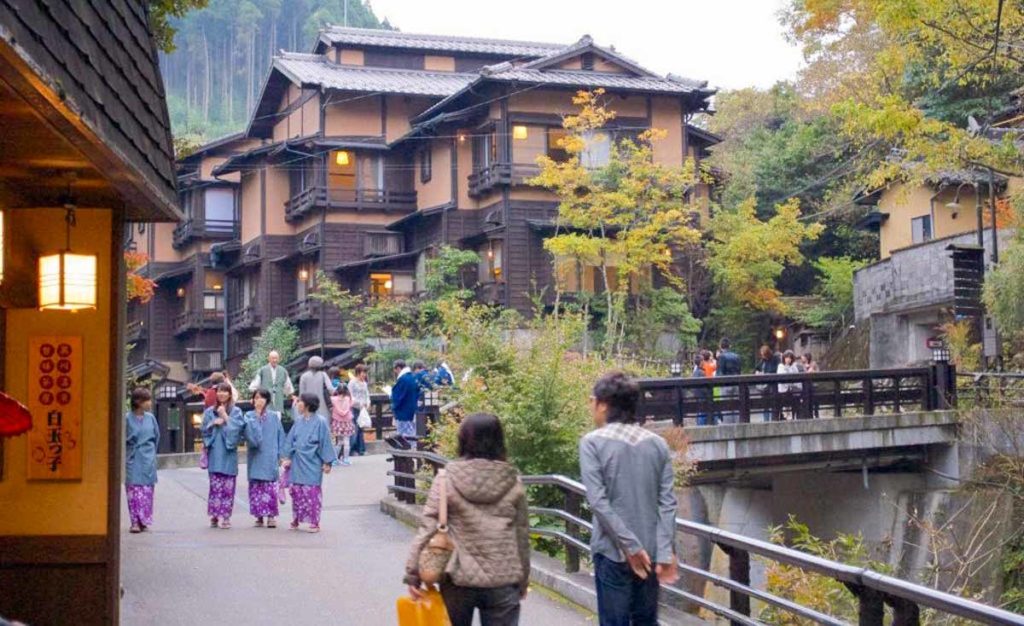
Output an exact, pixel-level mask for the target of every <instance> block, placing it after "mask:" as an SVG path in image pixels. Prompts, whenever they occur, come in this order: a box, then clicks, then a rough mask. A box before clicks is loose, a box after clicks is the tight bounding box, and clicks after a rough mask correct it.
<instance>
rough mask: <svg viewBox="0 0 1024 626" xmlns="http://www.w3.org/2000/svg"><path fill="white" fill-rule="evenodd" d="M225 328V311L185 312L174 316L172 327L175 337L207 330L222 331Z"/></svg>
mask: <svg viewBox="0 0 1024 626" xmlns="http://www.w3.org/2000/svg"><path fill="white" fill-rule="evenodd" d="M223 326H224V312H223V311H185V312H184V313H179V314H178V315H176V316H174V320H173V322H172V324H171V327H172V328H174V334H175V336H180V335H187V334H188V333H190V332H193V331H197V330H206V329H220V328H222V327H223Z"/></svg>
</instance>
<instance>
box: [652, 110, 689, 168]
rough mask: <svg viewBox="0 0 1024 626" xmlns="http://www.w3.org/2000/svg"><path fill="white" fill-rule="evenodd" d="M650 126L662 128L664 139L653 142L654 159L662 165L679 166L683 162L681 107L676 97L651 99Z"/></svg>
mask: <svg viewBox="0 0 1024 626" xmlns="http://www.w3.org/2000/svg"><path fill="white" fill-rule="evenodd" d="M651 127H652V128H658V129H661V130H664V131H665V132H667V133H668V134H667V135H666V136H665V138H664V139H661V140H659V141H656V142H654V160H655V161H657V162H658V163H661V164H662V165H667V166H670V167H680V166H682V164H683V109H682V103H680V102H679V100H677V99H671V98H653V99H652V100H651Z"/></svg>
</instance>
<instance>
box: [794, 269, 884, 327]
mask: <svg viewBox="0 0 1024 626" xmlns="http://www.w3.org/2000/svg"><path fill="white" fill-rule="evenodd" d="M813 265H814V269H815V270H816V271H817V272H818V275H819V277H820V278H819V281H818V285H817V287H816V292H817V294H818V295H819V296H821V303H820V304H818V305H817V306H814V307H811V308H810V309H808V310H807V311H802V312H801V311H798V312H796V313H797V314H798V316H799V318H800V319H801V320H802V321H803V322H804V323H806V324H808V325H810V326H813V327H815V328H822V329H832V328H844V327H845V326H846V325H847V323H849V321H850V320H851V319H853V275H854V274H855V273H856V272H857V270H859V269H860V268H862V267H864V266H865V265H867V261H858V260H854V259H851V258H849V257H822V258H820V259H816V260H815V261H814V263H813Z"/></svg>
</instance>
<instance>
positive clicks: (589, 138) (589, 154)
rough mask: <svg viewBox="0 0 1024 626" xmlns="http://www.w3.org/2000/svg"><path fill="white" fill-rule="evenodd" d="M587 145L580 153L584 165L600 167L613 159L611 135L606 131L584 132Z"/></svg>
mask: <svg viewBox="0 0 1024 626" xmlns="http://www.w3.org/2000/svg"><path fill="white" fill-rule="evenodd" d="M583 141H584V143H585V144H586V147H585V148H584V149H583V153H582V154H581V155H580V160H581V161H582V163H583V167H588V168H598V167H604V166H605V165H608V162H609V161H610V160H611V137H610V136H609V134H608V133H607V132H606V131H587V132H586V133H584V134H583Z"/></svg>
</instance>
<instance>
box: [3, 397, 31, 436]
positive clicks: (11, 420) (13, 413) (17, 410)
mask: <svg viewBox="0 0 1024 626" xmlns="http://www.w3.org/2000/svg"><path fill="white" fill-rule="evenodd" d="M31 429H32V413H30V412H29V410H28V408H26V407H25V405H24V404H22V403H20V402H18V401H17V400H15V399H14V398H12V397H11V396H9V395H7V394H5V393H4V392H2V391H0V438H3V437H17V436H18V435H20V434H22V433H26V432H28V431H29V430H31Z"/></svg>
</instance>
